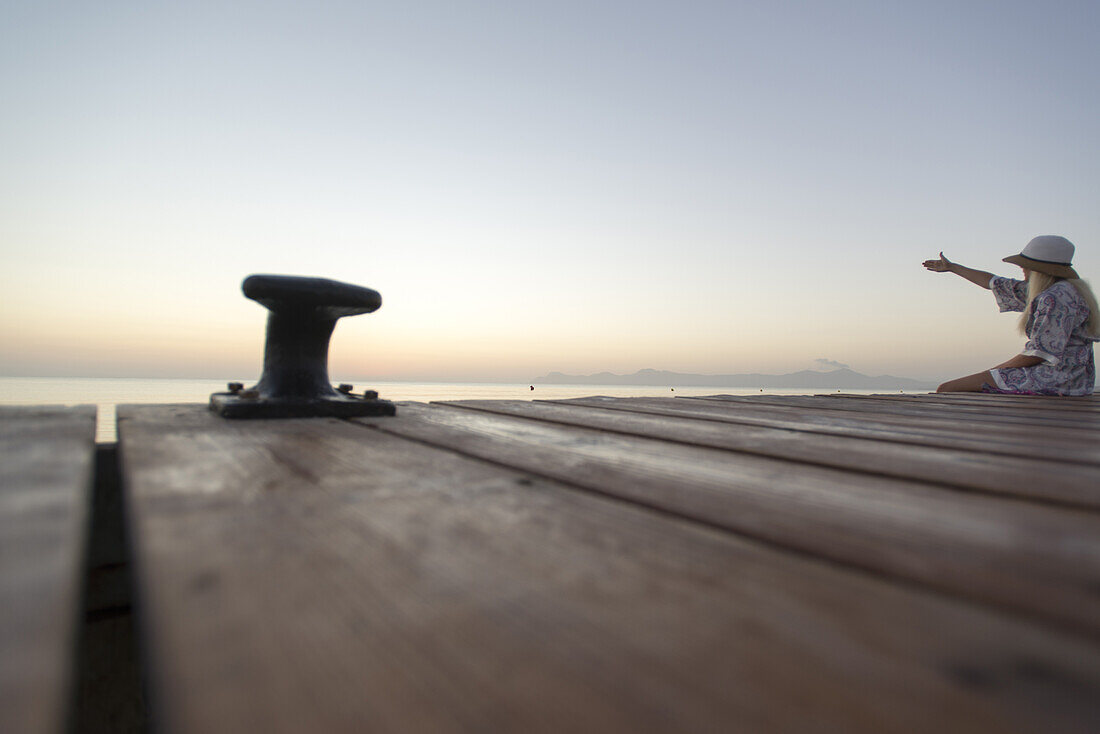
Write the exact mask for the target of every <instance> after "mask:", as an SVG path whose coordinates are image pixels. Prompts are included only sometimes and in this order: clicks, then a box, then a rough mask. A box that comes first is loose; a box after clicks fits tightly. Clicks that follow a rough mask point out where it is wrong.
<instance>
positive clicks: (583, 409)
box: [440, 399, 1100, 510]
mask: <svg viewBox="0 0 1100 734" xmlns="http://www.w3.org/2000/svg"><path fill="white" fill-rule="evenodd" d="M614 402H615V403H616V404H622V403H623V402H624V400H621V399H620V400H617V401H614ZM625 402H626V403H627V404H629V403H630V402H632V400H631V399H626V400H625ZM440 404H442V405H447V406H450V407H458V408H467V409H470V410H482V411H486V412H492V413H500V414H503V415H515V416H520V417H528V418H534V419H538V420H546V421H552V422H557V423H565V424H568V425H576V426H584V427H588V428H597V429H601V430H605V431H614V432H616V433H626V434H631V435H636V436H647V437H649V438H657V439H662V440H665V441H675V442H677V443H689V444H693V445H696V446H706V447H710V448H718V449H728V450H731V451H743V452H747V453H752V454H757V455H760V456H769V457H773V458H777V459H785V460H789V461H802V462H808V463H812V464H820V465H822V466H831V467H834V468H838V469H845V470H849V471H857V472H865V473H870V474H883V475H886V476H892V477H898V478H901V479H916V480H920V481H928V482H933V483H936V484H941V485H948V486H954V487H960V488H964V489H971V490H978V491H982V492H989V493H992V494H1001V495H1010V496H1015V497H1021V498H1025V499H1032V500H1037V501H1044V502H1056V503H1059V504H1064V505H1067V506H1070V507H1078V508H1082V509H1090V510H1100V490H1098V489H1097V488H1098V487H1100V466H1096V465H1079V464H1067V463H1065V462H1060V461H1050V460H1044V459H1032V458H1026V457H1018V456H999V455H995V454H986V453H975V452H973V451H964V450H958V449H946V448H932V447H928V446H919V445H913V444H907V443H894V442H890V441H882V440H876V439H867V438H858V437H852V436H832V435H825V434H817V433H808V432H805V431H797V430H791V429H786V428H772V427H767V426H753V425H739V424H736V423H727V422H719V421H713V420H698V419H695V418H692V417H688V416H671V415H655V414H646V413H637V412H632V411H627V410H609V409H608V405H607V404H606V403H599V402H598V403H597V404H596V405H593V406H588V405H578V404H576V403H570V404H561V403H554V402H534V401H521V400H469V401H445V402H442V403H440Z"/></svg>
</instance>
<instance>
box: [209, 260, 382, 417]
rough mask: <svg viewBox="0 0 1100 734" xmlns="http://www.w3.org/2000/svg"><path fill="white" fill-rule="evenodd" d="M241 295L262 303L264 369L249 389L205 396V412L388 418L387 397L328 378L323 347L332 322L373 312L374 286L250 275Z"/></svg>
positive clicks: (235, 386) (236, 386) (377, 298)
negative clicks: (334, 383)
mask: <svg viewBox="0 0 1100 734" xmlns="http://www.w3.org/2000/svg"><path fill="white" fill-rule="evenodd" d="M241 290H243V291H244V294H245V296H247V297H248V298H251V299H252V300H254V301H257V302H259V303H260V304H262V305H264V306H265V307H267V309H268V311H269V312H270V313H269V314H268V317H267V340H266V342H265V344H264V371H263V374H262V375H261V376H260V380H259V382H257V383H256V385H255V386H254V387H251V388H248V389H244V388H243V386H241V385H240V383H230V385H229V392H218V393H214V394H213V395H211V396H210V409H211V410H213V411H215V412H216V413H218V415H221V416H223V417H225V418H302V417H307V416H338V417H351V416H363V415H396V414H397V409H396V407H395V406H394V404H393V403H391V402H390V401H388V400H379V399H378V393H376V392H374V391H373V390H368V391H366V392H365V393H364V395H363V396H356V395H354V394H352V389H353V388H352V386H350V385H341V386H340V389H339V390H337V389H335V388H333V387H332V383H330V382H329V378H328V344H329V339H330V338H331V337H332V330H333V329H334V328H335V327H336V321H337V320H338V319H340V318H342V317H344V316H355V315H357V314H361V313H370V312H372V311H377V310H378V308H379V307H380V306H381V305H382V296H381V295H380V294H379V293H378V291H375V290H371V289H370V288H363V287H361V286H357V285H351V284H349V283H340V282H339V281H335V280H328V279H326V278H303V277H299V276H293V275H250V276H248V277H247V278H245V279H244V283H242V284H241Z"/></svg>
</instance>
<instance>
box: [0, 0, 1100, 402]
mask: <svg viewBox="0 0 1100 734" xmlns="http://www.w3.org/2000/svg"><path fill="white" fill-rule="evenodd" d="M1098 28H1100V3H1096V2H1091V1H1090V2H1059V1H1057V0H1055V1H1053V2H1044V3H1038V2H1014V1H1011V0H1008V1H1005V2H967V1H966V0H962V1H955V2H936V1H922V2H919V3H918V2H889V1H885V2H884V1H883V0H877V1H876V2H785V1H782V0H779V1H777V2H768V3H760V2H733V1H729V2H692V1H690V0H687V1H683V0H682V1H680V2H676V3H672V2H664V3H658V2H646V1H645V0H639V1H633V2H600V1H598V0H595V1H586V2H570V1H568V0H565V1H562V0H559V1H557V2H552V3H550V2H514V1H510V2H419V1H418V0H409V1H408V2H402V3H394V2H384V3H382V2H379V3H374V2H325V1H324V0H321V1H319V2H310V3H304V2H302V3H287V2H278V1H274V2H270V1H269V2H263V3H243V2H227V1H224V0H223V1H221V2H205V1H203V0H190V1H189V2H187V3H161V2H112V1H111V0H104V1H103V2H97V3H86V2H81V3H76V2H70V3H57V2H49V1H48V0H46V1H41V0H40V1H38V2H12V1H11V0H0V109H2V113H0V374H3V375H10V376H119V377H127V376H134V377H137V376H149V377H155V376H162V377H210V378H219V379H221V378H225V379H240V380H243V381H248V380H249V379H253V378H255V377H258V376H259V372H260V367H261V361H262V348H263V329H264V322H265V318H266V312H265V311H264V309H263V307H262V306H260V305H259V304H257V303H254V302H252V301H249V300H247V299H245V298H244V297H243V296H242V294H241V291H240V283H241V281H242V280H243V279H244V278H245V277H246V276H247V275H249V274H251V273H277V274H295V275H310V276H320V277H326V278H332V279H336V280H341V281H345V282H349V283H354V284H357V285H364V286H367V287H370V288H374V289H376V290H378V291H379V292H380V293H381V294H382V297H383V306H382V308H381V309H380V310H379V311H377V312H375V313H373V314H369V315H361V316H355V317H350V318H345V319H343V320H342V321H340V322H339V324H338V325H337V327H336V332H335V335H334V337H333V341H332V345H331V349H330V361H329V365H330V373H332V374H333V375H341V376H348V377H356V378H367V379H403V380H456V381H502V382H510V381H517V382H525V381H528V380H531V379H534V378H535V377H538V376H540V375H544V374H546V373H547V372H550V371H558V372H565V373H570V374H588V373H594V372H599V371H604V370H607V371H612V372H618V373H629V372H634V371H635V370H638V369H641V368H654V369H661V370H674V371H679V372H695V373H708V374H729V373H739V372H765V373H785V372H793V371H796V370H801V369H807V368H814V367H815V366H816V367H821V366H823V365H835V364H845V365H849V366H851V368H852V369H855V370H856V371H859V372H863V373H865V374H873V375H877V374H893V375H899V376H904V377H911V378H918V379H929V380H942V379H946V378H949V377H955V376H960V375H963V374H970V373H974V372H979V371H981V370H984V369H988V368H989V367H991V366H993V365H995V364H997V363H999V362H1002V361H1004V360H1006V359H1008V358H1009V357H1011V356H1012V355H1014V354H1016V353H1018V352H1019V351H1020V349H1021V348H1022V345H1023V338H1022V337H1021V336H1020V335H1019V334H1018V333H1017V332H1016V331H1015V321H1016V320H1015V318H1014V316H1012V315H1009V314H998V313H997V309H996V307H995V306H994V303H993V299H992V296H991V295H990V293H989V292H988V291H984V290H982V289H980V288H976V287H974V286H973V285H971V284H969V283H967V282H966V281H964V280H962V279H961V278H958V277H956V276H953V275H950V274H934V273H929V272H926V271H924V269H923V268H922V267H921V265H920V263H921V262H922V261H923V260H925V259H928V258H930V257H934V256H936V255H937V254H938V253H939V252H940V251H941V250H942V251H944V253H945V254H946V255H947V256H948V257H949V258H952V259H953V260H956V261H958V262H961V263H963V264H966V265H969V266H971V267H977V268H980V269H983V270H990V271H993V272H997V273H999V274H1004V275H1013V274H1014V273H1015V274H1018V273H1019V271H1018V269H1017V268H1015V266H1011V265H1008V264H1005V263H1003V262H1001V258H1003V257H1005V256H1008V255H1011V254H1015V253H1017V252H1019V251H1020V249H1022V247H1023V246H1024V245H1025V244H1026V243H1027V241H1028V240H1029V239H1030V238H1031V237H1033V236H1035V235H1039V234H1061V235H1064V236H1066V237H1068V238H1069V239H1070V240H1072V241H1073V242H1074V243H1075V244H1076V245H1077V247H1078V253H1077V257H1076V258H1075V260H1074V265H1075V266H1076V268H1077V270H1078V272H1080V273H1081V274H1082V276H1083V277H1085V278H1086V279H1088V278H1089V277H1090V275H1092V276H1093V277H1097V274H1100V181H1098V178H1097V176H1098V172H1100V135H1097V130H1098V129H1100V128H1098V124H1100V122H1098V121H1100V44H1097V43H1096V41H1095V34H1096V30H1097V29H1098Z"/></svg>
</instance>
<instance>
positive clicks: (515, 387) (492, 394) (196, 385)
mask: <svg viewBox="0 0 1100 734" xmlns="http://www.w3.org/2000/svg"><path fill="white" fill-rule="evenodd" d="M340 382H347V383H349V384H352V385H354V386H355V390H356V392H361V391H363V390H376V391H377V392H378V396H379V397H381V398H385V399H387V400H394V401H399V400H413V401H417V402H432V401H437V400H560V399H564V398H580V397H589V396H592V395H607V396H609V397H620V398H628V397H657V396H659V397H676V396H681V397H691V396H699V395H761V394H770V395H813V394H821V393H823V392H840V390H821V389H816V390H813V389H798V388H769V389H767V390H761V389H759V388H735V387H719V386H713V387H708V386H692V387H672V386H668V387H665V386H661V387H657V386H651V385H550V384H547V385H539V384H534V385H533V384H530V383H522V384H521V383H465V382H395V381H381V380H375V381H364V382H355V381H354V380H334V384H339V383H340ZM532 388H534V389H532ZM225 389H226V381H225V380H183V379H166V378H135V377H0V405H95V406H96V441H97V442H99V443H111V442H113V441H115V440H116V438H117V433H116V422H115V414H116V410H115V409H116V406H118V405H126V404H132V403H200V404H206V403H208V402H209V400H210V394H211V393H214V392H223V391H225ZM844 392H845V393H848V394H872V393H876V392H877V393H881V392H885V391H884V390H850V389H846V390H844Z"/></svg>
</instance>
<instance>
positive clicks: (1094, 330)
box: [1020, 270, 1100, 336]
mask: <svg viewBox="0 0 1100 734" xmlns="http://www.w3.org/2000/svg"><path fill="white" fill-rule="evenodd" d="M1060 280H1064V281H1066V282H1067V283H1069V284H1070V285H1072V286H1073V287H1074V288H1076V289H1077V292H1078V293H1080V294H1081V298H1083V299H1084V301H1085V303H1086V304H1087V305H1088V307H1089V322H1088V324H1086V326H1085V331H1086V332H1088V334H1089V335H1090V336H1100V307H1098V306H1097V305H1096V296H1095V295H1094V294H1093V292H1092V288H1090V287H1089V284H1088V283H1087V282H1086V281H1084V280H1081V279H1080V278H1059V277H1058V276H1056V275H1050V274H1049V273H1040V272H1038V271H1036V270H1032V271H1031V275H1030V276H1028V279H1027V303H1026V304H1024V312H1023V313H1022V314H1020V332H1021V333H1023V334H1026V333H1027V322H1028V317H1029V316H1030V315H1031V304H1032V302H1033V301H1034V300H1035V298H1036V297H1037V296H1038V295H1039V294H1040V293H1042V292H1043V291H1045V290H1046V289H1047V288H1050V287H1051V286H1052V285H1054V284H1055V283H1057V282H1058V281H1060Z"/></svg>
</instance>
